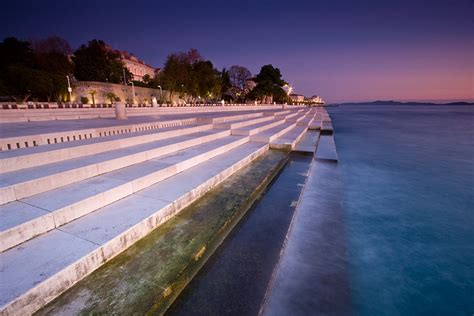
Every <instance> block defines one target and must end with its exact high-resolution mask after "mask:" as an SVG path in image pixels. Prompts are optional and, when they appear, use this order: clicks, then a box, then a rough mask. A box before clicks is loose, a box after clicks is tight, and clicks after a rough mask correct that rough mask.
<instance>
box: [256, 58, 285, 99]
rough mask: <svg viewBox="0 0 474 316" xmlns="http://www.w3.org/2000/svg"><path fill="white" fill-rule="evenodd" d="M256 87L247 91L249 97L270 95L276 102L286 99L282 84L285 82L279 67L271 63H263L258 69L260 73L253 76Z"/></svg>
mask: <svg viewBox="0 0 474 316" xmlns="http://www.w3.org/2000/svg"><path fill="white" fill-rule="evenodd" d="M255 82H256V83H257V85H256V87H255V88H254V89H253V90H252V91H251V92H250V93H249V95H248V96H249V98H251V99H254V100H263V99H265V98H266V97H272V98H273V100H274V101H276V102H286V101H288V95H287V94H286V92H285V90H283V86H284V85H285V84H286V82H285V81H284V80H283V79H282V75H281V72H280V69H278V68H275V67H273V65H265V66H263V67H262V68H261V69H260V73H259V74H258V75H257V76H256V77H255Z"/></svg>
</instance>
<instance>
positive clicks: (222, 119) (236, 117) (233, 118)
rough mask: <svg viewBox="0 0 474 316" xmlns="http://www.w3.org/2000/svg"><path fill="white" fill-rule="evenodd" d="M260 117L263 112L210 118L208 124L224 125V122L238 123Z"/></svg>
mask: <svg viewBox="0 0 474 316" xmlns="http://www.w3.org/2000/svg"><path fill="white" fill-rule="evenodd" d="M262 116H263V112H256V113H249V114H238V115H227V116H218V117H211V118H210V119H209V120H208V121H209V122H210V123H224V122H233V121H239V120H249V119H253V118H257V117H262ZM199 120H200V119H198V121H199Z"/></svg>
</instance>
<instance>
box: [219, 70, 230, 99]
mask: <svg viewBox="0 0 474 316" xmlns="http://www.w3.org/2000/svg"><path fill="white" fill-rule="evenodd" d="M230 88H232V83H231V82H230V75H229V71H227V70H226V69H225V68H223V69H222V72H221V95H222V96H226V95H228V91H229V89H230Z"/></svg>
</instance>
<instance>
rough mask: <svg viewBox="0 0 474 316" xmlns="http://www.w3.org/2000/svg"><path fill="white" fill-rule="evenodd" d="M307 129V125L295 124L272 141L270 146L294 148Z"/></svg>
mask: <svg viewBox="0 0 474 316" xmlns="http://www.w3.org/2000/svg"><path fill="white" fill-rule="evenodd" d="M307 130H308V127H306V126H294V127H293V128H291V129H290V130H289V131H288V132H286V133H285V134H283V135H281V136H280V137H278V138H277V139H275V140H273V141H271V142H270V148H274V149H286V150H293V149H294V148H295V146H296V144H297V143H298V142H299V141H300V140H301V138H302V137H303V136H304V134H305V133H306V131H307Z"/></svg>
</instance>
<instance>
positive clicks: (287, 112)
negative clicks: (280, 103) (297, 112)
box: [263, 109, 292, 116]
mask: <svg viewBox="0 0 474 316" xmlns="http://www.w3.org/2000/svg"><path fill="white" fill-rule="evenodd" d="M291 112H292V111H291V110H281V109H280V110H279V111H276V112H273V113H272V112H265V113H264V114H263V115H265V116H279V115H286V114H289V113H291Z"/></svg>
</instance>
